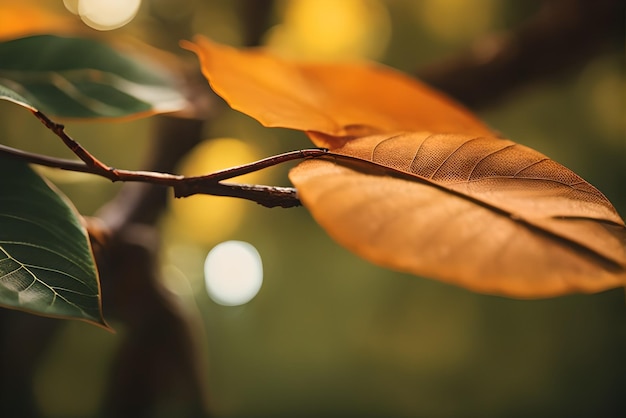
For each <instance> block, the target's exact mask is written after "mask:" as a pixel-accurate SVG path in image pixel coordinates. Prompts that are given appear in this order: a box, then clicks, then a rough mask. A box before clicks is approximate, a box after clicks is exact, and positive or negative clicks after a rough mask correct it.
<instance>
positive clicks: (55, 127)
mask: <svg viewBox="0 0 626 418" xmlns="http://www.w3.org/2000/svg"><path fill="white" fill-rule="evenodd" d="M33 114H34V115H35V117H37V119H39V120H40V121H42V123H43V124H44V125H45V126H46V127H47V128H48V129H50V130H51V131H52V132H53V133H54V134H55V135H57V136H58V137H59V138H61V140H62V141H63V143H64V144H65V145H67V146H68V148H70V149H71V150H72V152H73V153H74V154H76V155H77V156H78V157H79V158H80V159H81V160H82V161H75V160H67V159H62V158H55V157H49V156H46V155H40V154H35V153H31V152H27V151H22V150H19V149H16V148H12V147H8V146H6V145H1V144H0V154H2V155H7V156H10V157H14V158H19V159H21V160H23V161H27V162H29V163H33V164H38V165H43V166H46V167H52V168H59V169H63V170H68V171H75V172H81V173H88V174H94V175H97V176H100V177H104V178H107V179H109V180H111V181H114V182H115V181H123V182H139V183H148V184H152V185H157V186H164V187H172V188H173V189H174V195H175V196H176V197H187V196H191V195H194V194H208V195H213V196H229V197H237V198H241V199H247V200H251V201H253V202H256V203H258V204H260V205H263V206H266V207H283V208H288V207H294V206H299V205H300V201H299V200H298V197H297V194H296V190H295V189H294V188H292V187H276V186H266V185H258V184H236V183H221V181H223V180H228V179H231V178H233V177H238V176H241V175H243V174H248V173H252V172H255V171H259V170H262V169H264V168H268V167H272V166H275V165H278V164H281V163H284V162H288V161H294V160H303V159H307V158H315V157H321V156H325V155H329V153H328V150H326V149H319V148H313V149H303V150H297V151H291V152H286V153H283V154H278V155H274V156H271V157H268V158H264V159H262V160H259V161H255V162H252V163H248V164H243V165H240V166H236V167H231V168H227V169H225V170H221V171H217V172H214V173H210V174H206V175H203V176H193V177H185V176H182V175H176V174H169V173H160V172H155V171H132V170H123V169H115V168H112V167H110V166H108V165H106V164H104V163H103V162H101V161H100V160H98V159H97V158H96V157H94V156H93V155H92V154H91V153H89V152H88V151H87V150H86V149H85V148H83V147H82V146H81V145H80V144H79V143H78V142H77V141H75V140H74V139H73V138H71V137H70V136H69V135H68V134H67V133H66V132H65V127H64V126H63V125H61V124H58V123H56V122H54V121H52V120H51V119H50V118H48V117H47V116H46V115H44V114H43V113H41V112H33Z"/></svg>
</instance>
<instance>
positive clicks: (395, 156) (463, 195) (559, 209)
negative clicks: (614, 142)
mask: <svg viewBox="0 0 626 418" xmlns="http://www.w3.org/2000/svg"><path fill="white" fill-rule="evenodd" d="M185 46H186V47H187V48H188V49H191V50H193V51H194V52H196V53H197V54H198V55H199V57H200V59H201V62H202V66H203V71H204V74H205V76H206V77H207V78H208V79H209V81H210V83H211V85H212V87H213V88H214V90H215V91H216V92H217V93H218V94H220V95H221V96H222V97H223V98H224V99H225V100H226V101H227V102H228V103H229V104H230V105H231V106H232V107H234V108H235V109H238V110H240V111H242V112H244V113H246V114H248V115H250V116H252V117H254V118H256V119H257V120H259V121H260V122H261V123H263V124H264V125H266V126H281V127H288V128H293V129H298V130H302V131H306V132H307V134H308V135H309V137H310V138H311V140H312V141H313V142H314V143H315V144H316V145H318V146H324V147H328V148H330V149H331V151H332V152H331V153H330V154H329V156H328V157H327V158H324V159H317V160H310V161H305V162H303V163H301V164H300V165H299V166H298V167H296V168H295V169H294V170H292V172H291V173H290V179H291V181H292V182H293V183H294V184H295V185H296V187H297V189H298V192H299V194H300V198H301V200H302V202H303V204H304V205H305V206H306V207H307V208H308V209H309V210H310V211H311V213H312V214H313V216H314V218H315V219H316V220H317V221H318V222H319V223H320V225H322V227H324V228H325V229H326V231H327V232H328V233H329V234H330V235H331V236H332V237H334V238H335V239H336V240H337V241H338V242H340V243H341V244H342V245H344V246H346V247H347V248H349V249H351V250H353V251H354V252H355V253H357V254H359V255H361V256H362V257H364V258H366V259H368V260H370V261H372V262H374V263H377V264H379V265H382V266H386V267H390V268H393V269H397V270H401V271H407V272H411V273H414V274H417V275H423V276H428V277H432V278H436V279H440V280H443V281H446V282H449V283H454V284H457V285H461V286H464V287H467V288H469V289H472V290H475V291H479V292H485V293H494V294H504V295H509V296H513V297H545V296H555V295H560V294H565V293H570V292H597V291H602V290H605V289H609V288H613V287H618V286H621V285H624V283H626V228H625V226H624V222H623V220H622V219H621V218H620V216H619V215H618V214H617V212H616V211H615V209H614V208H613V206H612V205H611V203H610V202H609V201H608V200H607V199H606V197H605V196H604V195H602V193H601V192H599V191H598V190H597V189H596V188H594V187H593V186H592V185H590V184H589V183H587V182H586V181H584V180H583V179H582V178H580V177H579V176H578V175H576V174H575V173H573V172H572V171H571V170H569V169H567V168H565V167H563V166H561V165H560V164H558V163H556V162H554V161H552V160H550V159H549V158H547V157H546V156H544V155H543V154H541V153H539V152H537V151H534V150H532V149H530V148H528V147H525V146H522V145H519V144H516V143H514V142H512V141H509V140H506V139H502V138H500V137H498V136H497V135H496V134H494V133H493V132H491V131H490V130H489V129H488V128H487V127H486V126H485V125H484V124H483V123H482V122H480V121H479V120H478V119H477V118H476V117H475V116H473V115H472V114H471V113H470V112H468V111H467V110H465V109H464V108H463V107H461V106H459V105H458V104H456V103H454V102H453V101H451V100H449V99H447V98H445V97H444V96H442V95H441V94H439V93H437V92H435V91H433V90H432V89H430V88H428V87H427V86H425V85H423V84H421V83H419V82H417V81H415V80H413V79H411V78H409V77H407V76H405V75H402V74H400V73H398V72H396V71H393V70H390V69H387V68H384V67H381V66H376V65H371V64H311V63H296V62H290V61H285V60H282V59H280V58H276V57H274V56H272V55H271V54H270V53H268V52H264V51H262V50H236V49H233V48H230V47H226V46H222V45H219V44H216V43H213V42H211V41H208V40H206V39H204V38H198V39H197V40H196V43H195V44H191V43H186V44H185Z"/></svg>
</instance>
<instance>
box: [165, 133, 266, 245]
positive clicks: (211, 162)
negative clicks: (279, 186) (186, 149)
mask: <svg viewBox="0 0 626 418" xmlns="http://www.w3.org/2000/svg"><path fill="white" fill-rule="evenodd" d="M259 158H260V156H259V152H258V151H257V150H256V149H255V148H253V147H252V146H251V145H249V144H247V143H245V142H243V141H241V140H238V139H233V138H219V139H212V140H208V141H205V142H203V143H202V144H200V145H199V146H198V147H196V149H195V150H194V151H193V152H192V153H191V155H190V156H189V157H188V158H187V159H186V160H185V162H184V163H183V166H182V168H181V171H182V174H184V175H186V176H195V175H202V174H208V173H211V172H214V171H217V170H220V169H223V168H227V167H233V166H237V165H240V164H245V163H249V162H252V161H255V160H258V159H259ZM264 177H266V176H265V174H264V173H263V172H256V173H251V174H247V175H245V176H241V177H238V178H236V179H233V180H229V181H232V182H242V183H262V182H263V178H264ZM251 205H252V203H250V202H248V201H244V200H242V199H234V198H229V197H217V196H205V195H197V196H190V197H187V198H184V199H176V200H175V201H174V202H173V205H172V210H173V215H174V219H173V221H174V222H175V229H176V230H177V232H180V233H182V235H183V236H184V237H185V238H187V239H190V240H192V241H194V242H195V243H197V244H210V243H214V242H216V241H219V240H222V239H224V238H226V237H228V235H229V234H232V232H233V231H234V230H235V229H236V228H237V226H238V225H239V223H240V222H241V219H242V218H243V216H244V215H245V212H246V209H247V208H249V207H250V206H251Z"/></svg>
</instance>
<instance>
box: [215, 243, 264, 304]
mask: <svg viewBox="0 0 626 418" xmlns="http://www.w3.org/2000/svg"><path fill="white" fill-rule="evenodd" d="M204 280H205V285H206V289H207V293H208V294H209V297H210V298H211V299H213V301H215V302H216V303H219V304H220V305H225V306H238V305H243V304H245V303H248V302H250V301H251V300H252V299H253V298H254V297H255V296H256V295H257V293H259V290H260V289H261V285H262V284H263V263H262V261H261V256H260V255H259V252H258V251H257V250H256V248H254V246H252V245H251V244H249V243H247V242H243V241H225V242H222V243H220V244H218V245H216V246H215V247H214V248H213V249H212V250H211V251H209V254H208V255H207V257H206V260H205V262H204Z"/></svg>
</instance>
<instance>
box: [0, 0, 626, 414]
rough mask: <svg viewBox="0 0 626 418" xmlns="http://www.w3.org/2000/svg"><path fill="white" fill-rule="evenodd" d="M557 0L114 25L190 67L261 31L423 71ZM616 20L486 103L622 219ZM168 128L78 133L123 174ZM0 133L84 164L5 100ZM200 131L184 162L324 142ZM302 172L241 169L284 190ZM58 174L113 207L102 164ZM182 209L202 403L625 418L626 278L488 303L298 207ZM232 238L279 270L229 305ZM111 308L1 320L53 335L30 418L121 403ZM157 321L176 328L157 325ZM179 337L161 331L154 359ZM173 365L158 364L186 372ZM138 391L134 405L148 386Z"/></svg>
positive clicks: (385, 5)
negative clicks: (226, 254)
mask: <svg viewBox="0 0 626 418" xmlns="http://www.w3.org/2000/svg"><path fill="white" fill-rule="evenodd" d="M0 3H5V4H6V3H11V2H9V0H0ZM28 3H32V5H33V6H34V7H38V8H47V9H51V10H54V11H55V12H56V13H59V14H61V15H67V17H68V18H70V19H72V22H74V23H75V24H76V25H84V24H83V23H81V21H80V19H79V18H77V17H74V16H73V15H72V14H71V12H70V11H69V10H68V8H69V9H71V10H74V12H77V10H78V9H76V6H75V5H73V3H75V2H68V1H66V2H64V3H65V4H63V3H62V2H60V1H58V2H50V1H34V0H31V1H29V2H28ZM69 3H72V4H69ZM113 3H115V2H113ZM128 3H134V2H128ZM548 3H549V2H547V1H538V0H537V1H535V0H533V1H525V2H520V1H505V0H473V1H471V2H470V1H463V0H280V1H274V2H271V1H264V0H263V1H261V0H259V1H247V2H246V1H227V0H203V1H201V0H143V1H141V2H140V1H137V2H136V7H135V9H133V10H131V11H130V12H129V14H130V17H128V16H126V17H123V18H121V21H123V22H124V23H125V24H123V25H122V26H120V27H119V28H117V29H115V30H111V31H110V32H106V33H104V32H103V33H102V34H101V35H100V36H103V37H104V39H106V37H107V36H110V37H122V36H129V37H130V36H132V37H136V38H139V39H141V40H142V41H144V42H146V43H148V44H151V45H153V46H155V47H157V48H162V49H165V50H168V51H170V52H172V53H174V54H176V55H177V56H179V57H180V59H181V60H184V61H187V62H189V63H190V64H189V65H194V63H195V61H194V60H195V58H194V57H193V56H192V54H190V53H188V52H187V51H183V50H181V49H179V48H178V46H177V45H178V41H179V40H180V39H189V38H190V37H191V36H193V34H203V35H206V36H209V37H211V38H213V39H215V40H218V41H221V42H224V43H228V44H231V45H245V44H255V43H260V44H263V45H267V46H268V47H270V48H272V49H274V50H275V51H277V52H278V53H281V54H284V55H286V56H291V57H297V58H306V59H311V60H345V59H371V60H376V61H379V62H382V63H385V64H387V65H390V66H392V67H395V68H398V69H400V70H402V71H405V72H408V73H412V74H419V73H420V71H421V69H424V68H428V67H429V66H430V65H432V64H433V63H438V62H442V61H443V60H446V59H447V57H451V56H455V55H456V54H459V53H461V52H462V51H466V50H469V49H471V48H472V47H473V46H474V45H476V42H478V41H480V40H481V39H485V37H488V36H493V35H497V34H506V33H509V31H512V30H515V29H516V28H519V27H520V25H524V24H526V23H527V22H528V21H529V20H531V19H533V17H535V16H536V15H537V14H538V13H539V12H540V11H541V10H543V8H544V7H545V6H546V4H548ZM552 3H555V2H552ZM556 3H563V1H560V2H559V1H557V2H556ZM566 3H567V2H566ZM569 3H571V4H572V5H573V6H572V7H574V5H575V4H577V2H575V1H574V2H571V1H570V2H569ZM616 4H621V2H616ZM66 6H67V7H66ZM620 7H621V8H622V9H623V7H622V6H620ZM131 9H132V8H131ZM103 13H104V12H103ZM84 15H85V16H86V15H87V13H84ZM618 15H619V13H618V14H616V15H615V17H616V19H615V20H614V22H607V23H606V25H609V26H611V25H612V27H611V31H612V33H613V34H614V35H612V37H611V39H610V41H609V42H607V43H606V44H603V46H602V48H599V49H598V51H597V53H593V54H589V57H588V58H586V59H585V60H582V61H581V62H577V63H574V64H573V65H572V66H571V68H570V69H568V70H566V71H559V72H558V73H557V75H556V76H554V77H548V78H545V77H542V78H541V79H540V80H539V81H537V82H533V83H526V84H523V85H522V86H521V87H519V88H516V89H514V90H513V91H511V92H508V93H509V94H507V95H506V96H504V97H502V98H499V99H497V100H492V101H490V102H489V103H480V104H479V105H476V106H475V110H476V111H477V112H478V114H479V115H480V116H481V117H482V118H483V119H484V120H486V121H487V122H488V123H489V124H490V125H491V126H493V127H494V129H496V130H498V131H500V132H502V133H503V134H504V135H505V136H506V137H508V138H511V139H512V140H514V141H516V142H519V143H522V144H525V145H528V146H530V147H533V148H535V149H537V150H539V151H541V152H543V153H545V154H547V155H548V156H550V157H551V158H553V159H555V160H556V161H558V162H560V163H562V164H563V165H565V166H566V167H569V168H571V169H572V170H574V171H575V172H576V173H578V174H579V175H581V176H582V177H583V178H585V179H586V180H587V181H589V182H590V183H592V184H593V185H595V186H596V187H597V188H598V189H600V190H601V191H602V192H603V193H605V194H606V196H607V197H608V198H609V199H610V200H611V201H612V202H613V204H614V205H615V207H616V208H617V210H618V212H620V214H621V215H622V216H625V215H626V193H625V189H624V185H625V184H626V169H625V168H624V167H625V166H624V164H625V162H626V125H625V120H626V118H625V109H626V106H625V104H624V98H625V97H626V96H625V94H624V93H625V92H626V79H625V73H624V57H625V56H624V27H623V24H624V20H623V16H624V15H623V13H621V15H619V16H618ZM90 16H91V17H89V18H83V21H85V22H86V24H90V25H91V26H92V27H97V29H98V30H103V29H109V28H108V27H106V25H104V24H103V23H98V22H96V23H93V20H94V19H95V18H94V17H93V15H90ZM25 18H27V17H25ZM0 20H1V16H0ZM95 20H97V19H95ZM121 21H114V22H113V24H112V25H111V26H110V27H115V26H116V25H118V26H119V22H121ZM90 22H91V23H90ZM116 22H117V23H116ZM105 23H107V22H106V21H105ZM109 23H110V22H108V23H107V24H109ZM98 25H100V26H98ZM102 25H104V26H102ZM85 28H86V30H87V31H93V32H95V31H94V30H93V29H89V28H87V27H86V26H85ZM578 47H579V45H578V44H577V43H572V44H571V45H569V48H572V49H574V50H575V49H576V48H578ZM195 65H196V66H197V64H195ZM523 70H524V69H523V68H520V71H523ZM484 88H485V90H489V89H490V86H488V85H486V86H485V87H484ZM215 103H216V104H214V106H216V107H218V108H220V109H221V106H222V105H221V102H219V101H215ZM157 118H158V117H157ZM153 119H156V118H149V119H141V120H133V121H124V122H116V123H101V122H90V123H79V122H74V121H68V122H67V123H66V126H67V129H68V132H69V133H70V134H71V135H72V136H73V137H74V138H75V139H77V140H78V141H79V142H81V143H82V144H83V145H84V146H85V147H86V148H87V149H88V150H90V151H91V152H92V153H93V154H94V155H96V156H97V157H99V158H100V159H101V160H102V161H104V162H106V163H108V164H109V165H111V166H114V167H119V168H127V169H142V168H145V167H143V166H142V165H143V164H144V162H145V161H146V155H147V154H148V153H149V152H150V150H151V146H152V145H151V144H152V142H151V138H152V136H153V135H154V132H155V131H154V124H155V122H154V120H153ZM0 135H2V139H1V141H2V143H4V144H7V145H11V146H17V147H19V148H22V149H28V150H35V151H37V152H41V153H45V154H49V155H58V156H63V157H67V156H68V153H67V151H66V150H64V149H63V147H62V145H61V144H60V143H59V141H58V140H57V138H55V137H53V136H52V134H51V133H50V132H47V131H46V130H45V129H44V128H43V127H42V126H41V124H40V123H38V122H37V121H36V120H35V119H34V118H32V116H31V115H29V113H28V112H25V111H24V110H23V109H20V108H18V107H16V106H14V105H12V104H10V103H4V102H2V103H0ZM202 136H203V141H202V142H200V143H199V144H198V145H197V146H195V147H194V149H193V150H192V151H191V152H190V153H189V154H188V155H186V156H185V157H184V159H183V160H182V161H181V162H180V164H179V165H178V166H177V172H178V173H182V174H188V175H191V174H202V173H207V172H211V171H214V170H217V169H219V168H224V167H229V166H233V165H237V164H242V163H245V162H250V161H253V160H256V159H259V158H263V157H265V156H269V155H272V154H276V153H280V152H284V151H289V150H293V149H298V148H305V147H308V146H310V143H309V141H308V139H307V138H306V137H305V136H304V134H301V133H294V132H290V131H287V130H282V129H266V128H262V127H260V125H259V124H258V123H256V122H255V121H253V120H252V119H250V118H248V117H246V116H243V115H241V114H238V113H237V112H234V111H229V110H224V109H221V110H220V111H219V112H217V116H215V117H212V118H211V119H210V120H209V121H208V122H207V123H205V124H204V125H203V127H202ZM171 140H172V141H180V140H182V139H181V138H178V137H176V136H173V137H172V138H171ZM288 169H289V165H285V166H281V167H277V168H273V169H269V170H265V171H262V172H258V173H255V174H253V175H249V176H248V177H246V178H242V179H238V180H241V181H242V182H251V183H258V184H270V185H282V186H288V185H289V182H288V180H287V176H286V174H287V172H288ZM44 173H45V174H46V175H47V176H48V177H49V178H50V179H51V180H52V181H53V182H54V183H55V184H57V185H58V186H59V187H60V188H61V189H62V190H63V191H64V192H65V193H66V194H67V195H68V196H69V197H70V199H71V200H72V201H73V202H74V203H75V205H76V206H77V208H78V209H79V211H80V212H81V213H82V214H84V215H92V214H94V213H96V212H97V211H98V210H99V208H101V207H102V206H103V205H104V204H106V203H107V202H108V201H110V200H111V199H112V198H113V197H114V196H115V195H116V194H117V193H118V192H119V190H120V188H121V185H117V184H111V183H109V182H107V181H105V180H102V179H99V178H95V177H92V176H86V175H81V174H75V173H61V172H55V171H51V170H45V172H44ZM168 204H169V206H168V207H169V209H168V210H167V211H166V213H165V215H164V216H162V217H161V218H160V219H159V221H158V226H159V229H160V231H161V234H162V235H161V236H160V237H159V238H158V240H159V242H160V243H161V245H160V248H159V255H160V257H159V264H158V272H159V277H160V279H161V282H160V284H162V285H163V287H164V288H165V289H166V291H167V292H168V294H169V295H171V296H173V297H174V301H175V302H174V303H175V304H176V306H178V307H179V308H180V309H181V312H182V313H183V314H184V315H185V316H186V318H187V319H188V322H187V324H188V325H189V327H190V329H191V330H192V331H191V335H193V338H194V339H195V342H194V343H195V344H197V345H196V347H197V348H198V355H197V358H195V359H194V360H193V362H194V365H195V366H194V367H196V370H198V371H199V372H200V375H201V377H200V380H203V381H204V382H205V383H206V387H203V388H202V391H201V393H202V395H201V396H202V398H203V402H206V403H207V404H208V413H207V416H208V414H210V415H212V416H219V417H257V416H272V417H280V416H285V417H287V416H298V417H306V416H311V417H319V416H328V417H330V416H341V417H350V416H354V417H475V416H482V417H505V416H506V417H527V416H535V417H556V416H597V417H611V416H615V417H618V416H626V406H625V403H624V400H625V399H626V355H625V354H626V304H625V300H624V299H625V298H624V290H623V289H615V290H612V291H607V292H604V293H600V294H594V295H571V296H564V297H558V298H552V299H546V300H533V301H522V300H514V299H507V298H501V297H495V296H485V295H479V294H475V293H472V292H469V291H466V290H464V289H461V288H457V287H453V286H449V285H446V284H442V283H439V282H437V281H434V280H430V279H425V278H419V277H414V276H410V275H406V274H401V273H395V272H391V271H388V270H385V269H382V268H378V267H376V266H373V265H372V264H370V263H368V262H366V261H363V260H361V259H360V258H358V257H356V256H355V255H353V254H351V253H349V252H348V251H347V250H345V249H343V248H341V247H339V246H338V245H337V244H335V243H334V242H333V241H331V240H330V239H329V237H328V236H327V235H326V234H325V233H324V231H323V230H322V229H321V228H320V227H319V226H317V225H316V224H315V222H314V221H313V220H312V219H311V217H310V215H309V214H308V212H307V211H306V210H305V209H303V208H294V209H267V208H263V207H261V206H259V205H256V204H254V203H250V202H247V201H242V200H236V199H230V198H220V197H207V196H194V197H190V198H186V199H177V200H175V199H173V198H171V199H170V200H169V202H168ZM232 240H236V241H243V242H246V243H249V244H251V245H252V246H253V247H255V248H256V250H257V251H258V254H259V256H260V258H261V260H262V265H263V281H262V286H261V287H260V290H259V291H258V294H256V295H255V296H254V295H253V296H254V297H253V298H252V299H251V300H250V301H249V302H247V303H244V304H242V305H237V306H225V305H223V304H220V303H218V302H216V301H215V300H218V301H219V296H218V297H217V299H216V298H215V295H214V298H211V296H210V295H209V294H208V292H207V288H206V285H205V278H204V270H205V268H204V263H205V258H206V256H207V254H208V252H209V251H210V250H211V249H212V248H213V247H215V246H216V245H218V244H220V243H223V242H225V241H232ZM141 294H142V293H141V291H138V293H137V297H138V299H137V301H139V300H140V298H141ZM103 303H104V313H105V316H106V317H107V319H108V320H109V321H110V324H111V325H112V327H113V328H115V330H116V331H117V333H116V334H111V333H107V332H106V331H103V330H101V329H98V328H96V327H93V326H91V325H88V324H85V323H81V322H75V321H65V322H63V321H59V320H51V319H46V318H39V317H34V316H30V315H26V314H23V313H19V312H9V311H6V310H2V312H0V318H1V319H0V323H3V324H4V328H3V330H4V331H3V335H2V337H1V338H2V340H0V341H3V344H9V343H10V342H11V341H17V340H18V339H19V338H21V339H22V340H20V341H24V342H23V344H24V346H23V351H24V352H25V353H27V352H29V350H31V349H32V347H31V345H32V346H37V347H39V348H40V350H39V351H38V353H37V355H36V356H34V357H33V358H32V359H30V360H32V361H30V360H29V359H28V358H26V359H16V361H15V364H16V367H21V368H23V369H24V370H25V372H24V374H25V375H24V379H23V380H24V381H20V382H17V381H13V382H12V384H11V385H9V386H12V387H13V389H14V390H15V393H14V394H13V395H11V396H13V398H12V399H13V402H14V403H15V404H16V405H19V404H26V403H28V407H26V406H24V405H22V406H24V408H25V409H24V410H29V411H30V412H29V413H30V414H32V415H33V416H41V417H50V418H52V417H86V416H104V415H106V414H107V412H106V411H107V405H106V403H107V393H109V392H110V388H109V385H110V384H111V382H112V378H111V367H112V365H113V364H115V362H116V358H117V356H118V355H119V350H121V348H120V347H121V346H122V345H123V344H124V340H125V339H127V338H130V337H129V335H130V333H131V331H130V330H131V328H132V327H131V326H129V325H128V324H127V323H126V322H125V321H124V320H122V319H119V318H118V317H117V316H115V315H112V316H109V315H108V312H109V311H108V309H109V305H108V304H107V299H106V293H105V295H104V302H103ZM131 303H132V301H131ZM222 303H223V300H222ZM139 304H140V303H139V302H138V305H139ZM8 324H13V327H12V328H11V326H9V325H8ZM153 332H154V333H155V334H157V335H158V334H159V332H160V330H159V328H158V326H157V328H156V329H155V330H153ZM24 335H28V338H24ZM20 336H21V337H20ZM170 338H172V337H171V335H169V334H168V333H166V332H163V334H162V335H160V336H159V337H158V338H157V339H156V340H155V341H156V342H155V350H158V348H157V347H156V345H158V344H160V342H161V341H162V342H163V344H167V343H168V340H169V339H170ZM145 355H146V356H150V353H149V352H146V353H145ZM177 360H180V359H172V358H167V357H165V358H160V359H159V362H160V364H161V365H163V367H167V363H168V362H171V364H172V365H174V367H175V366H176V364H177V363H176V361H177ZM133 364H134V363H133V362H129V363H127V364H126V367H127V368H132V367H133ZM27 369H28V370H30V371H32V375H27V373H26V370H27ZM2 373H5V372H4V371H3V370H0V374H2ZM150 376H153V375H150V374H148V375H147V377H146V379H150V378H151V377H150ZM154 376H156V374H155V375H154ZM153 378H155V379H160V377H153ZM140 384H141V383H139V385H140ZM18 387H22V388H30V389H31V393H30V394H27V393H26V392H27V389H24V392H19V391H18V390H17V389H16V388H18ZM185 387H186V386H185V385H181V386H179V389H178V390H179V391H184V390H185V389H184V388H185ZM127 390H129V396H131V395H132V393H133V391H134V390H137V391H139V392H140V391H141V388H139V387H136V388H127ZM20 397H22V398H20ZM131 397H132V396H131ZM191 403H193V402H192V401H189V400H188V397H186V396H185V394H184V393H183V394H181V393H178V392H177V389H176V388H173V389H171V390H169V389H168V391H166V392H165V394H161V395H160V396H159V397H158V399H157V400H156V401H155V403H154V405H152V407H151V409H150V410H149V412H146V415H145V416H162V417H168V416H178V417H184V416H204V413H202V412H198V410H197V409H195V408H194V407H191V406H190V404H191ZM6 416H9V415H6ZM15 416H17V415H15ZM22 416H25V415H22ZM117 416H122V415H117ZM135 416H138V415H135Z"/></svg>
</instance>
